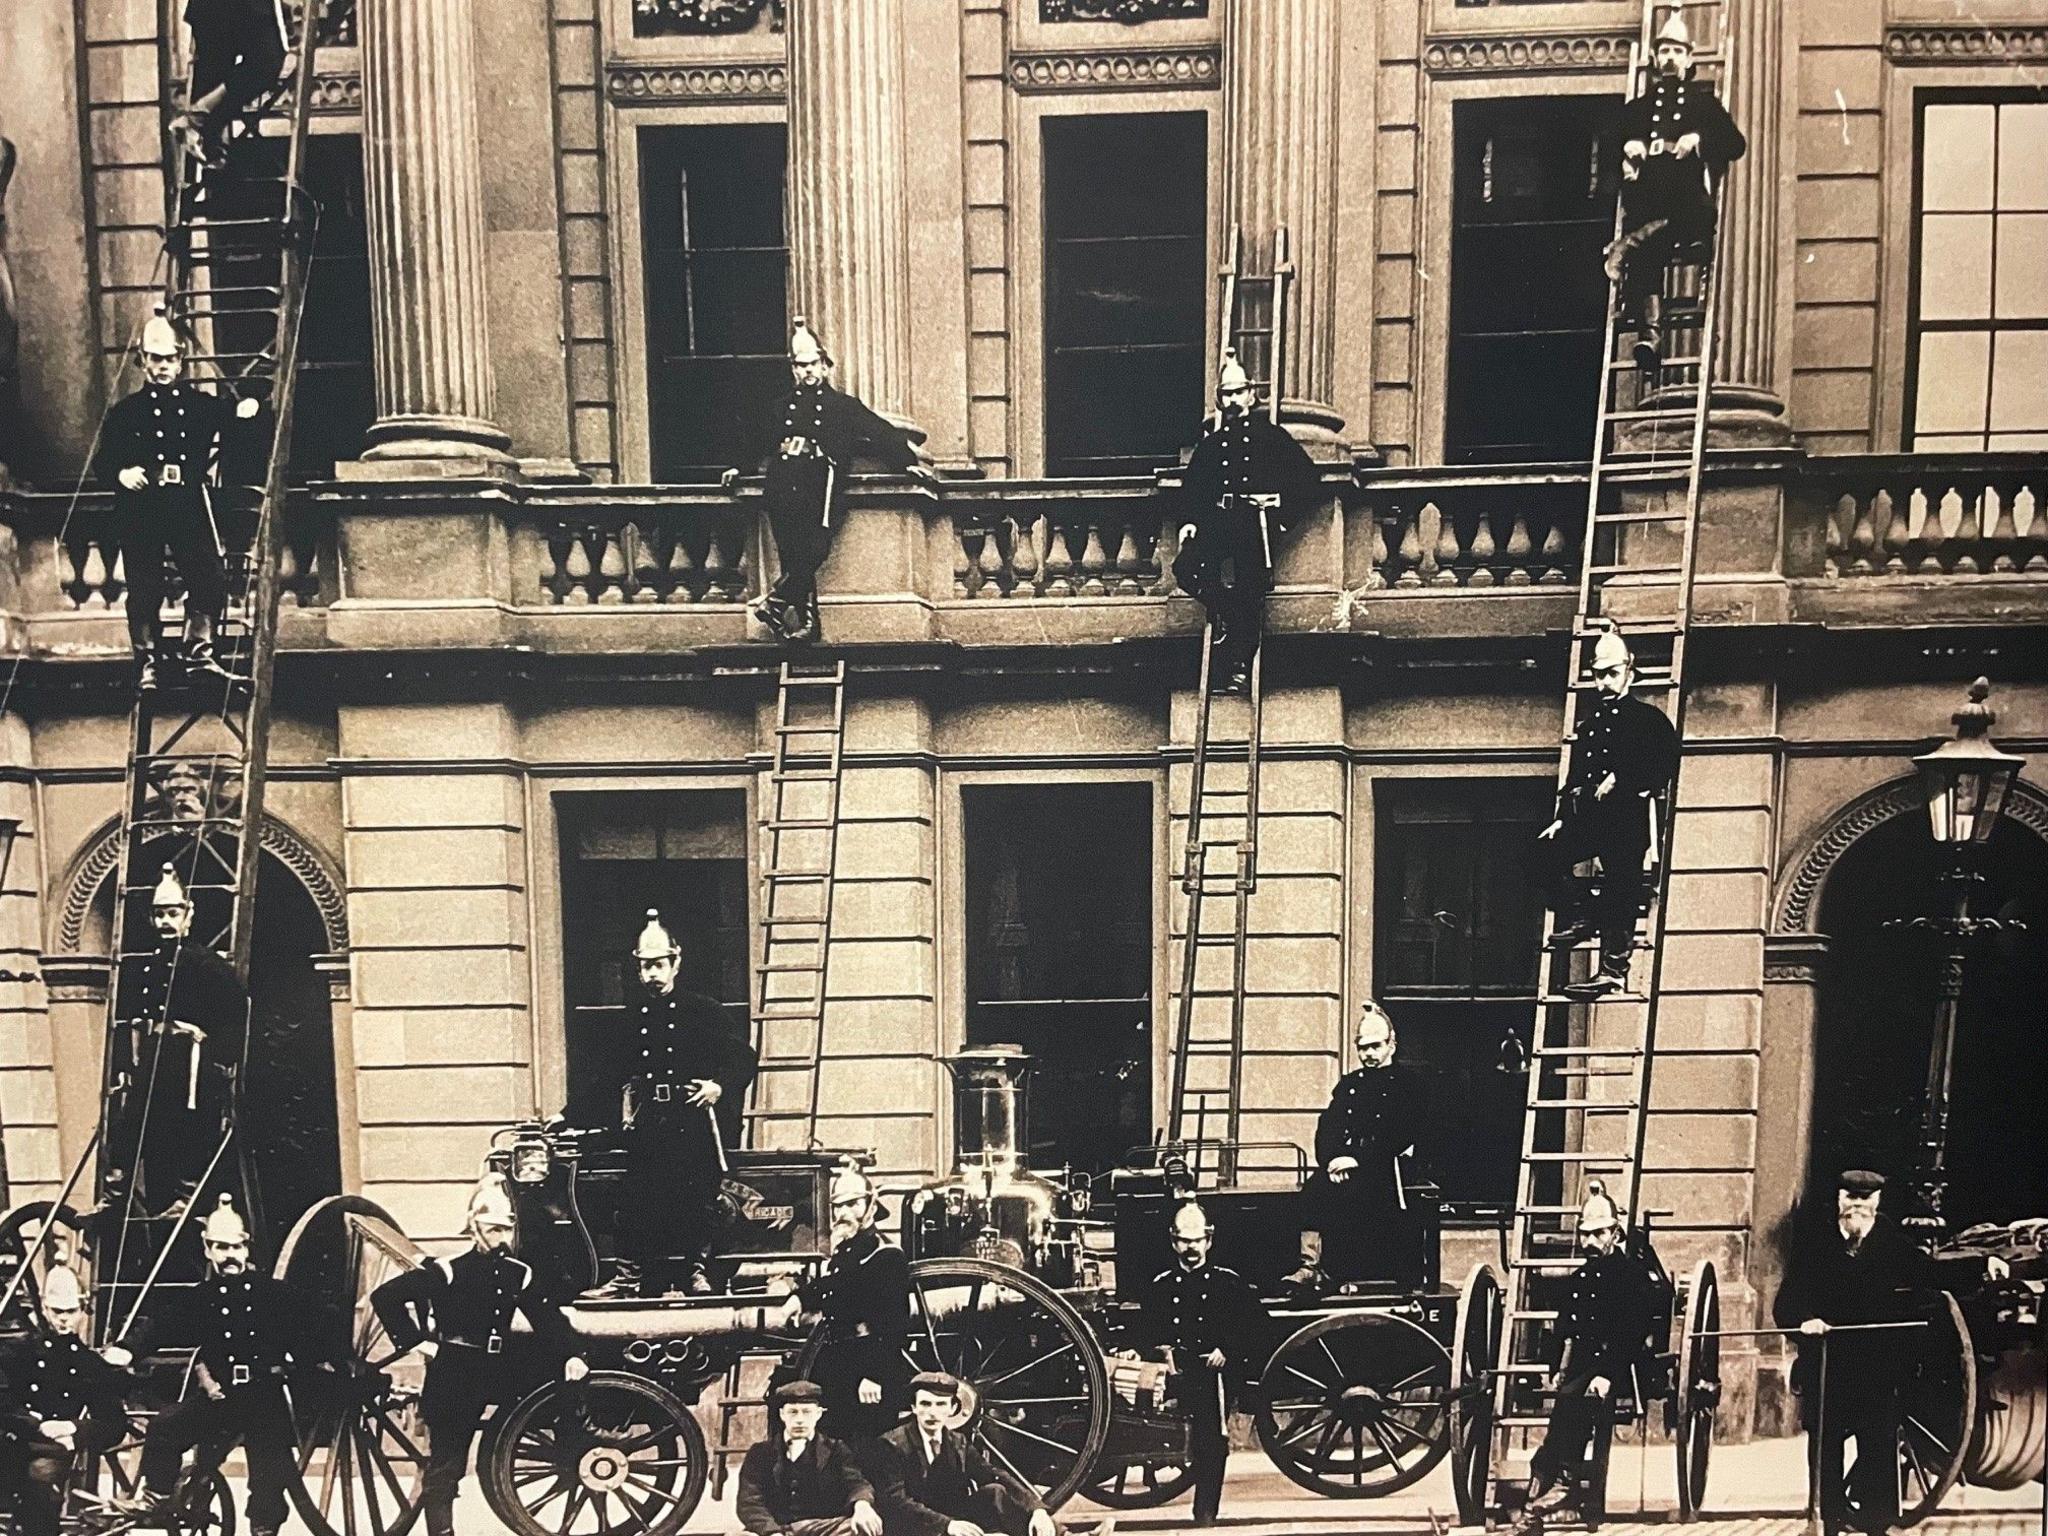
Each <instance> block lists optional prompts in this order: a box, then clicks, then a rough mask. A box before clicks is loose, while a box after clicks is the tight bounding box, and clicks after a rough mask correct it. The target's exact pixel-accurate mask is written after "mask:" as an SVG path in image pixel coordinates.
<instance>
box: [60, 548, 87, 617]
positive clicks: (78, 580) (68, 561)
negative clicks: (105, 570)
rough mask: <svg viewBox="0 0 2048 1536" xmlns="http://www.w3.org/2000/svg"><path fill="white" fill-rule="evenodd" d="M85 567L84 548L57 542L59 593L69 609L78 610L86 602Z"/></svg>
mask: <svg viewBox="0 0 2048 1536" xmlns="http://www.w3.org/2000/svg"><path fill="white" fill-rule="evenodd" d="M84 565H85V550H84V549H83V547H81V546H77V545H73V544H71V543H70V542H68V541H67V540H64V539H59V540H58V541H57V592H58V595H59V596H60V597H62V598H63V599H64V606H65V607H67V608H77V607H80V606H81V605H82V604H83V603H84V602H85V582H84V576H83V574H82V572H83V567H84Z"/></svg>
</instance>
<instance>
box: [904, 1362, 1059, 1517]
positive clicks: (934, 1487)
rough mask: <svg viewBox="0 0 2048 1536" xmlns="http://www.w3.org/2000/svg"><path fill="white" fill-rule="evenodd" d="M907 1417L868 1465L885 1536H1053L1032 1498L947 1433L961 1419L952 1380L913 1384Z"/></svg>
mask: <svg viewBox="0 0 2048 1536" xmlns="http://www.w3.org/2000/svg"><path fill="white" fill-rule="evenodd" d="M910 1413H911V1418H910V1422H908V1423H906V1424H899V1425H898V1426H897V1427H896V1428H894V1429H892V1430H890V1431H889V1433H888V1434H886V1435H884V1436H882V1439H881V1445H880V1448H879V1450H878V1451H877V1452H876V1454H875V1456H874V1458H873V1461H874V1473H875V1488H876V1492H877V1496H878V1500H877V1501H878V1503H879V1504H880V1506H881V1510H882V1520H883V1523H884V1524H885V1525H886V1526H887V1527H888V1529H889V1536H898V1533H899V1532H901V1533H903V1536H985V1533H987V1532H991V1531H1001V1532H1003V1533H1004V1536H1056V1532H1057V1530H1058V1527H1057V1526H1055V1525H1054V1524H1053V1519H1052V1516H1051V1515H1050V1514H1048V1513H1046V1508H1045V1503H1044V1501H1043V1500H1041V1499H1040V1498H1039V1497H1038V1495H1037V1493H1036V1492H1035V1491H1033V1490H1032V1489H1030V1488H1027V1487H1026V1486H1025V1485H1024V1484H1023V1483H1021V1482H1019V1481H1018V1480H1017V1479H1016V1478H1015V1477H1013V1476H1011V1475H1009V1474H1007V1473H1005V1472H1003V1471H1000V1470H999V1469H998V1468H997V1467H996V1466H995V1465H994V1464H993V1463H991V1462H990V1461H989V1459H988V1458H987V1457H986V1456H984V1455H983V1454H982V1453H981V1450H980V1448H979V1447H978V1446H976V1445H975V1444H974V1443H973V1442H972V1441H971V1440H969V1439H968V1438H967V1437H966V1436H964V1435H958V1434H955V1433H954V1432H953V1431H952V1430H951V1429H949V1428H947V1421H948V1420H950V1419H954V1418H957V1417H958V1416H959V1413H960V1383H959V1382H958V1381H956V1380H955V1379H954V1378H953V1377H951V1376H949V1375H947V1374H946V1373H945V1372H944V1371H925V1372H922V1373H921V1374H919V1375H917V1376H915V1377H913V1378H912V1379H911V1383H910Z"/></svg>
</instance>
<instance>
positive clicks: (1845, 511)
mask: <svg viewBox="0 0 2048 1536" xmlns="http://www.w3.org/2000/svg"><path fill="white" fill-rule="evenodd" d="M1852 505H1853V498H1851V497H1850V496H1849V495H1848V494H1847V493H1846V492H1844V493H1843V494H1842V495H1840V496H1837V497H1836V498H1835V499H1834V500H1833V501H1831V502H1830V503H1828V507H1827V511H1826V512H1825V513H1824V514H1823V515H1822V517H1821V525H1822V528H1823V529H1824V534H1823V537H1822V540H1821V544H1822V551H1823V552H1822V555H1821V562H1820V568H1821V572H1822V574H1823V575H1827V576H1839V575H1841V574H1842V555H1843V554H1844V552H1846V551H1847V549H1848V547H1849V536H1848V534H1847V533H1845V532H1843V528H1842V525H1843V522H1844V521H1845V519H1846V518H1847V517H1848V516H1849V515H1851V514H1850V508H1851V507H1852Z"/></svg>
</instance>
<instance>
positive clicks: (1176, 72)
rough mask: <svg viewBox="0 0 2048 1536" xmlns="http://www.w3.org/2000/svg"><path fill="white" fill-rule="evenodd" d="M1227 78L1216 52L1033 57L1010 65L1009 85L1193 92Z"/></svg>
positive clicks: (1162, 50)
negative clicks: (1192, 90)
mask: <svg viewBox="0 0 2048 1536" xmlns="http://www.w3.org/2000/svg"><path fill="white" fill-rule="evenodd" d="M1222 78H1223V59H1222V54H1221V51H1220V50H1218V49H1216V48H1214V47H1205V48H1148V49H1145V50H1143V51H1134V52H1128V53H1126V52H1098V53H1032V54H1015V55H1013V56H1012V57H1011V59H1010V83H1011V84H1012V85H1014V86H1015V87H1016V88H1017V89H1018V90H1020V91H1131V90H1145V89H1153V90H1188V89H1201V88H1203V87H1209V86H1215V85H1217V84H1219V83H1220V82H1221V80H1222Z"/></svg>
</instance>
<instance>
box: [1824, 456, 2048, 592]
mask: <svg viewBox="0 0 2048 1536" xmlns="http://www.w3.org/2000/svg"><path fill="white" fill-rule="evenodd" d="M2044 465H2048V460H2044V459H2043V458H2042V456H2041V455H2039V454H1991V455H1984V454H1972V455H1970V456H1968V457H1967V458H1964V457H1948V456H1941V455H1903V454H1900V455H1890V454H1886V455H1858V456H1856V457H1853V458H1823V459H1814V460H1810V461H1809V462H1808V463H1807V464H1806V466H1805V467H1804V469H1803V471H1802V472H1801V474H1800V475H1799V477H1798V479H1797V480H1796V481H1795V482H1794V484H1793V487H1792V490H1791V494H1790V497H1789V505H1788V507H1787V513H1786V518H1787V526H1788V533H1789V534H1791V535H1792V536H1793V537H1794V538H1795V539H1796V536H1797V534H1798V533H1799V532H1800V530H1801V528H1802V526H1803V527H1804V528H1805V529H1806V530H1808V531H1809V533H1810V531H1811V530H1812V529H1814V528H1816V527H1817V528H1818V529H1819V530H1820V534H1821V537H1820V540H1819V543H1820V549H1819V551H1818V553H1819V556H1820V559H1819V564H1818V569H1817V570H1816V569H1814V568H1813V558H1812V556H1813V551H1812V550H1811V548H1810V545H1809V546H1808V547H1807V548H1806V549H1804V550H1802V549H1801V547H1800V546H1799V545H1798V544H1797V543H1794V544H1793V545H1792V546H1791V553H1790V554H1788V560H1787V570H1786V574H1787V575H1807V576H1811V575H1821V576H1826V577H1831V578H1840V579H1842V580H1844V581H1857V580H1862V579H1865V578H1878V579H1884V578H1897V577H1973V576H2006V577H2011V576H2036V577H2038V576H2048V505H2044V502H2048V467H2044ZM1802 555H1803V558H1802Z"/></svg>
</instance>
